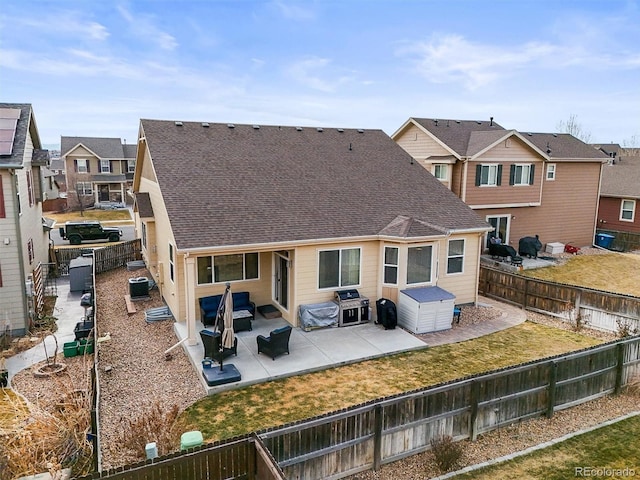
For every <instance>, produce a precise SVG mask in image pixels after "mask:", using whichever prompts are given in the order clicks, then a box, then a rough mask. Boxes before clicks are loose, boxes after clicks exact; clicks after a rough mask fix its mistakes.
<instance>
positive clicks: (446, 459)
mask: <svg viewBox="0 0 640 480" xmlns="http://www.w3.org/2000/svg"><path fill="white" fill-rule="evenodd" d="M431 451H432V452H433V457H434V460H435V462H436V465H437V466H438V468H439V469H440V471H441V472H442V473H446V472H450V471H451V470H454V469H456V468H457V467H458V466H459V465H460V460H461V459H462V446H461V445H460V444H459V443H457V442H454V441H453V438H451V437H450V436H449V435H444V436H442V437H439V438H433V439H432V440H431Z"/></svg>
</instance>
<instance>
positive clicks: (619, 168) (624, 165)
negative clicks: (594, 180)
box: [600, 157, 640, 198]
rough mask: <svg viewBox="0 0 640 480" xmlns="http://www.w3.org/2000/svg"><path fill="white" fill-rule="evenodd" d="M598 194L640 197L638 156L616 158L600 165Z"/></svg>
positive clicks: (639, 158)
mask: <svg viewBox="0 0 640 480" xmlns="http://www.w3.org/2000/svg"><path fill="white" fill-rule="evenodd" d="M600 195H602V196H612V197H628V198H640V157H624V159H623V160H622V161H621V160H620V159H616V161H615V163H614V164H613V165H605V166H604V167H602V184H601V186H600Z"/></svg>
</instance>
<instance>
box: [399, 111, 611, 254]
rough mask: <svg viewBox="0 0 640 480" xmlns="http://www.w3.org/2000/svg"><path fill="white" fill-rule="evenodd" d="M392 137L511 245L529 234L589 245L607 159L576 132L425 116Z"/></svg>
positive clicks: (543, 241)
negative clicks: (523, 129)
mask: <svg viewBox="0 0 640 480" xmlns="http://www.w3.org/2000/svg"><path fill="white" fill-rule="evenodd" d="M392 138H393V139H394V140H395V141H396V142H397V143H398V145H400V146H401V147H402V148H403V149H404V150H405V151H406V152H407V153H409V154H410V155H411V156H412V157H413V158H414V160H415V161H416V162H417V163H419V164H420V165H422V166H423V167H424V168H425V169H426V170H427V171H429V172H430V173H431V174H432V175H433V176H435V177H436V178H437V179H439V180H440V182H441V183H442V184H443V185H444V186H446V187H447V188H449V189H450V190H451V191H452V192H453V193H455V194H456V195H457V196H458V197H460V198H461V199H462V200H463V201H464V202H465V203H466V204H467V205H468V206H469V207H471V208H472V209H473V210H475V211H476V213H478V215H480V217H481V218H483V219H485V220H486V221H487V222H489V223H490V224H491V225H492V227H493V232H491V235H498V236H500V237H501V239H502V241H503V242H506V243H509V244H511V245H512V246H514V247H515V248H516V250H517V249H518V243H519V240H520V238H522V237H526V236H533V235H539V237H540V241H541V242H542V243H543V246H544V244H546V243H549V242H560V243H565V244H567V243H569V244H573V245H575V246H579V247H580V246H586V245H591V244H592V243H593V241H594V234H595V228H596V212H597V207H598V195H599V188H600V178H601V171H602V166H603V164H604V163H605V162H606V160H607V157H606V155H604V154H603V153H602V152H599V151H597V150H596V149H594V148H592V147H591V146H589V145H587V144H585V143H584V142H582V141H580V140H578V139H577V138H575V137H573V136H571V135H569V134H546V133H521V132H517V131H515V130H506V129H504V128H503V127H502V126H500V125H498V124H497V123H495V122H494V121H493V119H491V120H490V121H475V120H471V121H469V120H446V119H445V120H440V119H438V120H433V119H425V118H410V119H409V120H407V121H406V122H405V123H404V124H403V125H402V126H401V127H400V128H399V129H398V130H397V131H396V132H395V133H394V134H393V135H392ZM487 241H488V236H487V238H485V239H484V242H485V247H486V245H487V243H486V242H487Z"/></svg>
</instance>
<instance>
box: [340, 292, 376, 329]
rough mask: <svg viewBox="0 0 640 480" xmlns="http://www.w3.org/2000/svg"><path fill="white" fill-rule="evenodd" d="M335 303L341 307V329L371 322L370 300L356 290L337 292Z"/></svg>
mask: <svg viewBox="0 0 640 480" xmlns="http://www.w3.org/2000/svg"><path fill="white" fill-rule="evenodd" d="M334 302H336V303H337V304H338V307H340V314H339V325H340V326H341V327H343V326H346V325H356V324H358V323H366V322H368V321H369V299H368V298H366V297H363V296H361V295H360V293H359V292H358V290H356V289H355V288H353V289H349V290H338V291H336V293H335V299H334Z"/></svg>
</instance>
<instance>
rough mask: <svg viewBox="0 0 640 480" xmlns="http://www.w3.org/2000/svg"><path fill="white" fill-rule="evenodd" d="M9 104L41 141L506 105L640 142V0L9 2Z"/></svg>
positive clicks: (470, 116) (493, 110) (544, 128)
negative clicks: (29, 108) (22, 106)
mask: <svg viewBox="0 0 640 480" xmlns="http://www.w3.org/2000/svg"><path fill="white" fill-rule="evenodd" d="M0 102H15V103H31V104H32V105H33V110H34V113H35V118H36V123H37V127H38V132H39V135H40V138H41V141H42V143H43V144H44V145H46V146H49V148H52V147H51V146H53V145H57V144H59V143H60V136H95V137H119V138H121V139H123V141H126V142H127V143H135V142H136V137H137V135H138V126H139V122H140V119H141V118H148V119H161V120H182V121H207V122H222V123H237V124H243V123H245V124H262V125H283V126H285V125H286V126H303V127H304V126H310V127H318V126H322V127H336V128H339V127H342V128H374V129H382V130H383V131H385V132H386V133H387V134H389V135H391V134H392V133H393V132H395V131H396V130H397V129H398V128H399V127H400V126H401V125H402V124H403V123H404V122H405V121H406V120H407V119H408V118H410V117H422V118H434V119H435V118H439V119H457V120H489V118H490V117H494V121H495V122H497V123H499V124H500V125H502V126H503V127H505V128H507V129H515V130H518V131H521V132H560V131H564V130H563V128H562V127H563V124H565V125H566V123H568V122H569V121H570V119H572V118H573V119H574V121H575V122H576V123H577V125H578V126H579V127H580V129H581V130H582V133H583V134H584V137H585V138H583V139H586V140H587V141H589V142H591V143H605V142H606V143H608V142H614V143H620V144H622V145H623V146H640V0H576V1H574V0H553V1H552V0H485V1H480V0H422V1H419V0H368V1H365V0H315V1H313V0H309V1H293V0H273V1H257V0H255V1H252V0H180V1H175V0H153V1H152V0H128V1H119V0H101V1H87V0H48V1H44V0H3V1H2V8H1V9H0Z"/></svg>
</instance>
